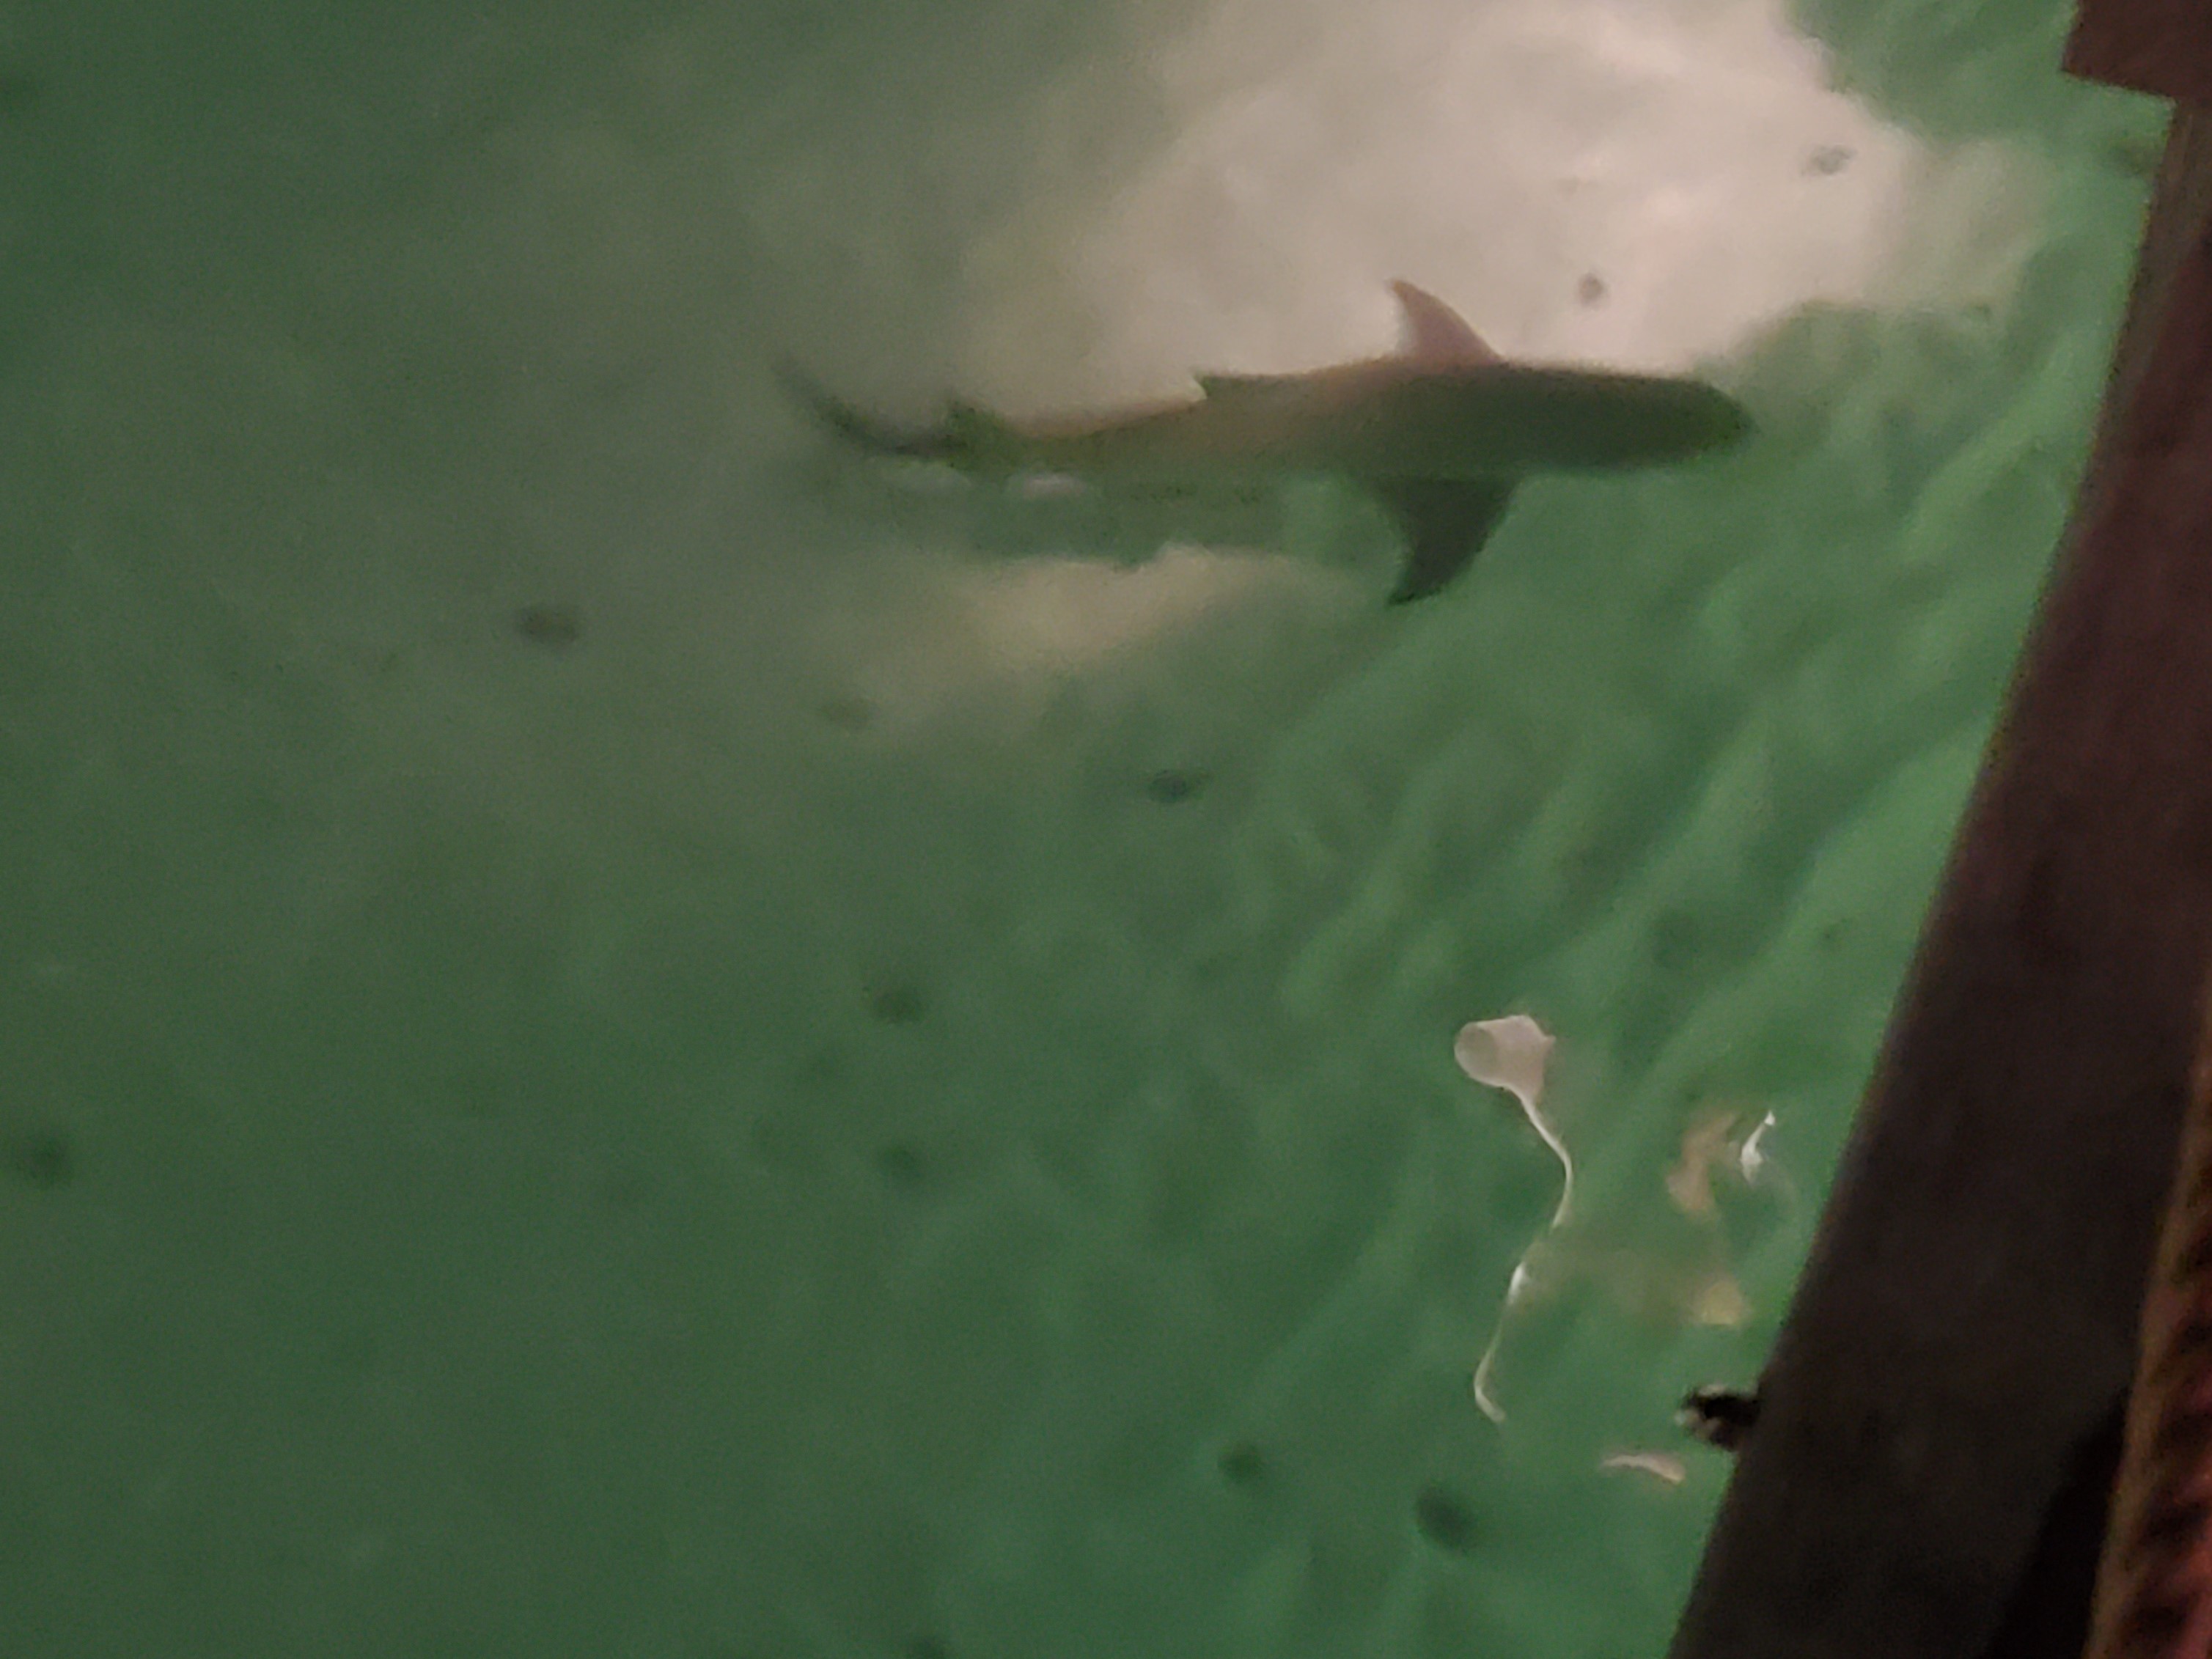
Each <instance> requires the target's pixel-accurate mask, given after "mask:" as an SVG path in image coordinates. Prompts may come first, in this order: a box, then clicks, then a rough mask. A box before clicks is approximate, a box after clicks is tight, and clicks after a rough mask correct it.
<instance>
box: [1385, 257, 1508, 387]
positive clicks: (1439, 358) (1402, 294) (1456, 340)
mask: <svg viewBox="0 0 2212 1659" xmlns="http://www.w3.org/2000/svg"><path fill="white" fill-rule="evenodd" d="M1390 292H1391V293H1393V294H1395V295H1397V296H1398V320H1399V344H1398V350H1399V354H1400V355H1401V356H1406V357H1410V358H1412V359H1413V361H1414V362H1418V363H1421V364H1424V365H1427V366H1433V367H1435V368H1443V367H1445V366H1447V365H1450V364H1461V365H1464V364H1468V363H1494V362H1497V361H1498V354H1497V353H1496V352H1494V351H1492V349H1490V347H1489V346H1488V344H1487V343H1485V342H1484V340H1483V337H1482V336H1480V334H1477V333H1476V332H1475V331H1474V330H1473V329H1471V328H1469V327H1468V325H1467V319H1466V318H1464V317H1462V316H1461V315H1460V314H1459V313H1457V312H1456V311H1454V310H1453V309H1452V308H1451V307H1449V306H1448V305H1446V304H1445V303H1444V302H1443V301H1442V300H1439V299H1438V298H1437V296H1436V295H1433V294H1431V293H1430V292H1429V291H1428V290H1427V289H1424V288H1415V287H1414V286H1413V284H1412V283H1408V282H1407V281H1405V280H1403V279H1402V278H1401V279H1400V280H1399V281H1397V282H1395V283H1391V284H1390Z"/></svg>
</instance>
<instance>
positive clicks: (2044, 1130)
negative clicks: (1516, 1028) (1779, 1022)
mask: <svg viewBox="0 0 2212 1659" xmlns="http://www.w3.org/2000/svg"><path fill="white" fill-rule="evenodd" d="M2186 9H2187V10H2188V11H2189V12H2190V13H2191V14H2192V15H2197V16H2199V17H2202V16H2203V15H2206V14H2205V8H2204V5H2203V0H2188V3H2187V6H2186ZM2114 10H2115V8H2110V7H2107V8H2095V7H2092V8H2089V9H2085V12H2084V14H2083V18H2082V24H2081V27H2080V28H2079V29H2077V31H2076V42H2077V47H2076V48H2075V49H2069V65H2071V64H2073V63H2074V62H2075V60H2076V59H2077V58H2078V59H2079V60H2080V61H2081V63H2082V64H2087V65H2093V64H2096V63H2098V62H2100V61H2118V59H2117V58H2112V56H2111V54H2112V53H2113V52H2116V51H2117V48H2116V47H2115V46H2114V45H2113V42H2114V41H2115V40H2120V39H2122V37H2123V36H2124V35H2125V31H2124V30H2122V31H2121V32H2120V33H2119V34H2117V35H2116V34H2114V33H2112V32H2111V28H2110V27H2109V24H2110V20H2111V18H2112V14H2113V12H2114ZM2096 13H2101V15H2104V16H2105V18H2106V25H2099V24H2096V23H2095V22H2094V21H2093V14H2096ZM2100 28H2104V29H2105V32H2104V33H2099V30H2100ZM2202 33H2203V40H2202V42H2201V43H2200V44H2199V46H2198V48H2197V59H2198V65H2199V67H2200V68H2201V69H2202V70H2203V72H2204V74H2205V76H2206V77H2207V78H2206V80H2205V81H2204V82H2203V83H2202V84H2201V87H2200V86H2199V83H2197V82H2194V81H2191V80H2190V79H2189V78H2188V77H2189V75H2190V73H2192V71H2190V70H2189V67H2188V65H2187V64H2182V63H2180V62H2179V58H2177V59H2176V62H2175V63H2174V64H2168V65H2166V68H2167V70H2170V71H2171V72H2172V75H2173V76H2175V78H2176V83H2177V84H2181V85H2185V86H2189V87H2191V88H2197V89H2199V90H2201V91H2202V93H2203V100H2202V102H2203V103H2205V104H2212V24H2208V25H2204V26H2203V27H2202ZM2127 38H2130V39H2136V40H2141V39H2143V38H2147V37H2145V36H2142V35H2141V34H2138V35H2136V36H2134V37H2127ZM2084 40H2086V41H2087V43H2088V45H2087V47H2082V46H2081V44H2080V43H2081V42H2083V41H2084ZM2100 52H2104V53H2106V54H2107V56H2106V58H2103V59H2100V58H2099V56H2098V54H2099V53H2100ZM2145 89H2150V90H2158V89H2160V88H2155V87H2151V88H2145ZM2167 95H2175V94H2167ZM2208 204H2212V119H2208V118H2207V116H2206V114H2205V113H2204V111H2203V108H2202V107H2201V106H2199V104H2198V103H2197V102H2195V101H2192V103H2191V104H2190V105H2186V106H2183V107H2181V108H2179V109H2178V110H2177V112H2176V115H2175V118H2174V121H2173V124H2172V131H2171V133H2170V136H2169V140H2168V144H2167V149H2166V158H2165V161H2164V164H2163V166H2162V167H2161V170H2160V180H2159V185H2158V189H2157V191H2156V194H2155V197H2154V202H2153V205H2152V210H2151V213H2150V216H2149V219H2148V225H2147V228H2146V232H2145V235H2144V240H2143V247H2142V259H2141V262H2140V264H2139V268H2138V273H2137V280H2136V287H2135V292H2134V295H2133V296H2132V299H2131V301H2130V307H2129V312H2128V318H2127V321H2126V324H2125V325H2124V329H2123V331H2122V335H2121V339H2120V343H2119V347H2118V350H2117V352H2116V354H2115V358H2114V367H2113V373H2112V380H2111V385H2110V387H2109V389H2108V394H2107V406H2106V411H2105V416H2104V418H2103V420H2102V422H2101V423H2100V432H2099V436H2098V440H2097V442H2096V444H2095V446H2094V448H2093V459H2092V461H2091V464H2090V466H2089V468H2088V471H2087V475H2086V477H2085V478H2084V481H2083V485H2082V489H2081V493H2080V495H2079V497H2078V499H2077V507H2076V511H2075V517H2074V520H2073V522H2072V523H2071V525H2070V526H2069V529H2068V532H2067V534H2066V536H2065V538H2064V539H2063V543H2062V545H2061V549H2060V552H2059V556H2058V559H2057V564H2056V566H2055V568H2054V570H2053V573H2052V576H2051V581H2050V584H2049V586H2048V588H2047V590H2046V592H2045V595H2044V599H2043V602H2042V604H2041V606H2040V608H2039V613H2038V616H2037V618H2036V621H2035V623H2034V625H2033V629H2031V632H2030V635H2029V638H2028V641H2027V646H2026V648H2025V651H2024V653H2023V656H2022V659H2021V665H2020V667H2019V669H2018V671H2017V673H2016V676H2015V680H2014V683H2013V685H2012V687H2011V689H2010V690H2009V693H2008V698H2007V702H2006V705H2005V708H2004V712H2003V714H2002V717H2001V720H2000V722H1999V725H1998V728H1997V732H1996V735H1995V737H1994V738H1992V740H1991V744H1990V750H1989V752H1988V754H1987V755H1986V757H1984V765H1983V769H1982V774H1981V776H1980V778H1979V780H1978V783H1977V785H1976V787H1975V789H1974V792H1973V794H1972V799H1971V800H1970V802H1969V805H1968V807H1967V810H1966V815H1965V817H1964V818H1963V820H1962V822H1961V825H1960V830H1959V833H1958V836H1957V838H1956V840H1955V842H1954V848H1953V851H1952V854H1951V857H1950V860H1949V862H1948V867H1947V869H1946V871H1945V873H1944V876H1943V878H1942V884H1941V885H1940V888H1939V890H1938V893H1937V896H1936V902H1935V904H1934V905H1933V907H1932V908H1931V911H1930V914H1929V921H1928V923H1927V926H1926V928H1925V930H1924V932H1923V937H1922V939H1921V942H1920V945H1919V948H1918V951H1917V954H1916V957H1915V959H1914V962H1913V964H1912V966H1911V970H1910V972H1909V974H1908V975H1907V977H1906V981H1905V987H1904V989H1903V992H1902V994H1901V996H1900V998H1899V1002H1898V1005H1897V1006H1896V1009H1895V1011H1894V1012H1893V1016H1892V1020H1891V1024H1890V1027H1889V1030H1888V1031H1887V1036H1886V1038H1885V1041H1884V1044H1883V1047H1882V1050H1881V1055H1880V1058H1879V1060H1878V1062H1877V1064H1876V1066H1875V1073H1874V1076H1873V1079H1872V1081H1871V1083H1870V1085H1869V1090H1868V1092H1867V1095H1866V1097H1865V1099H1864V1101H1863V1103H1862V1106H1861V1109H1860V1111H1859V1115H1858V1117H1857V1121H1855V1124H1854V1127H1853V1131H1852V1134H1851V1138H1850V1142H1849V1144H1848V1146H1847V1147H1846V1150H1845V1153H1844V1158H1843V1160H1842V1164H1841V1165H1840V1168H1839V1170H1838V1174H1837V1176H1836V1180H1835V1182H1834V1185H1833V1188H1832V1192H1831V1194H1830V1197H1829V1200H1828V1203H1827V1206H1826V1210H1825V1212H1824V1213H1823V1216H1822V1219H1821V1223H1820V1231H1819V1232H1818V1234H1817V1236H1816V1238H1815V1242H1814V1248H1813V1251H1812V1254H1811V1256H1810V1259H1809V1261H1808V1265H1807V1267H1806V1269H1805V1272H1804V1274H1803V1276H1802V1279H1801V1281H1800V1283H1799V1285H1798V1289H1797V1291H1796V1297H1795V1298H1794V1300H1793V1302H1792V1304H1791V1306H1790V1311H1789V1314H1788V1316H1787V1318H1786V1320H1785V1322H1784V1326H1783V1328H1782V1330H1781V1333H1780V1334H1779V1336H1778V1340H1777V1342H1776V1345H1775V1348H1774V1352H1773V1353H1772V1356H1771V1359H1770V1362H1769V1364H1768V1366H1767V1369H1766V1371H1765V1375H1764V1376H1763V1377H1762V1378H1761V1382H1760V1392H1761V1400H1762V1407H1761V1413H1760V1417H1759V1424H1758V1426H1757V1428H1756V1430H1755V1431H1753V1433H1752V1435H1751V1436H1750V1438H1749V1441H1748V1443H1747V1445H1746V1446H1745V1448H1744V1449H1743V1450H1742V1452H1741V1454H1740V1455H1739V1461H1738V1464H1737V1468H1736V1470H1735V1477H1734V1479H1733V1480H1732V1481H1731V1483H1730V1485H1729V1491H1728V1493H1727V1495H1726V1497H1725V1498H1724V1499H1723V1504H1722V1508H1721V1511H1720V1514H1719V1516H1718V1518H1717V1521H1716V1523H1715V1525H1714V1528H1713V1531H1712V1534H1711V1538H1710V1539H1709V1541H1708V1543H1707V1547H1706V1551H1705V1559H1704V1561H1703V1563H1702V1565H1701V1567H1700V1570H1699V1574H1698V1577H1697V1579H1696V1582H1695V1583H1694V1585H1693V1587H1692V1591H1691V1595H1690V1598H1689V1601H1688V1604H1687V1606H1686V1609H1685V1611H1684V1613H1683V1616H1682V1619H1681V1621H1680V1626H1679V1627H1678V1629H1677V1631H1676V1632H1675V1637H1674V1643H1673V1645H1672V1648H1671V1649H1670V1653H1671V1655H1672V1659H1774V1656H1781V1655H1788V1656H1790V1659H1873V1656H1877V1655H1879V1656H1884V1659H2000V1656H2002V1659H2026V1656H2028V1655H2030V1654H2034V1655H2044V1654H2049V1655H2052V1656H2056V1655H2058V1654H2061V1653H2067V1654H2077V1653H2078V1652H2079V1651H2080V1635H2079V1632H2078V1629H2071V1630H2069V1628H2068V1626H2069V1620H2071V1619H2072V1617H2073V1613H2074V1611H2075V1610H2074V1609H2072V1608H2071V1607H2063V1608H2059V1609H2057V1610H2056V1611H2053V1610H2051V1609H2050V1608H2039V1610H2038V1611H2036V1612H2035V1613H2033V1615H2032V1616H2023V1615H2022V1613H2021V1608H2022V1607H2023V1606H2024V1605H2027V1604H2025V1603H2023V1602H2022V1601H2021V1600H2020V1599H2019V1598H2020V1596H2021V1595H2022V1594H2027V1595H2030V1597H2031V1599H2032V1598H2033V1596H2035V1595H2045V1596H2048V1595H2051V1594H2053V1593H2054V1592H2051V1591H2050V1590H2049V1589H2048V1588H2047V1584H2055V1583H2059V1582H2060V1581H2061V1580H2062V1579H2063V1578H2064V1573H2063V1572H2062V1571H2060V1568H2061V1567H2062V1566H2063V1567H2064V1568H2065V1570H2066V1571H2075V1569H2076V1568H2079V1567H2081V1563H2080V1562H2078V1561H2075V1560H2073V1559H2072V1558H2075V1557H2079V1556H2081V1553H2083V1552H2084V1551H2085V1550H2086V1551H2087V1555H2088V1558H2089V1559H2088V1562H2087V1566H2088V1567H2090V1568H2093V1555H2094V1549H2095V1539H2096V1534H2097V1532H2098V1531H2099V1530H2100V1528H2101V1522H2102V1503H2103V1493H2104V1490H2105V1489H2106V1487H2108V1486H2109V1482H2110V1475H2109V1468H2110V1461H2109V1460H2110V1458H2111V1457H2112V1455H2116V1448H2117V1433H2116V1425H2117V1422H2118V1413H2119V1408H2120V1406H2121V1403H2122V1401H2124V1398H2125V1395H2126V1393H2127V1389H2128V1386H2129V1382H2130V1376H2131V1373H2132V1370H2133V1366H2134V1361H2135V1357H2136V1325H2137V1315H2138V1310H2139V1308H2140V1305H2141V1302H2142V1291H2143V1287H2144V1284H2145V1281H2146V1278H2147V1274H2148V1267H2149V1263H2150V1259H2151V1255H2152V1247H2153V1243H2154V1238H2155V1237H2156V1233H2157V1229H2158V1225H2159V1219H2160V1214H2161V1212H2162V1210H2163V1207H2164V1203H2165V1200H2166V1194H2167V1188H2168V1183H2169V1181H2170V1178H2171V1171H2172V1160H2173V1157H2174V1151H2175V1146H2176V1141H2177V1137H2178V1134H2179V1124H2180V1121H2181V1117H2182V1112H2183V1106H2184V1102H2185V1099H2186V1097H2187V1088H2188V1079H2189V1075H2190V1070H2191V1060H2192V1057H2193V1054H2194V1050H2195V1048H2196V1042H2197V1032H2198V1016H2199V1012H2200V1009H2201V1007H2202V1002H2201V1000H2200V999H2201V993H2202V990H2203V986H2204V982H2205V976H2206V967H2207V964H2208V963H2212V240H2208V229H2207V208H2208ZM2100 1460H2105V1461H2103V1462H2100ZM2100 1468H2102V1469H2103V1470H2104V1471H2106V1472H2105V1473H2104V1474H2101V1475H2100V1474H2098V1473H2097V1471H2098V1470H2099V1469H2100ZM2085 1469H2086V1470H2087V1471H2088V1473H2087V1474H2086V1475H2085V1474H2084V1471H2085ZM2062 1494H2068V1496H2067V1497H2066V1498H2065V1500H2064V1501H2063V1502H2060V1501H2058V1500H2060V1498H2061V1495H2062ZM2084 1505H2087V1509H2088V1510H2089V1511H2090V1512H2089V1513H2088V1515H2087V1520H2086V1523H2085V1521H2084V1517H2083V1516H2081V1514H2076V1513H2073V1512H2072V1511H2075V1510H2081V1509H2082V1508H2083V1506H2084ZM2069 1506H2070V1509H2069ZM2062 1522H2063V1524H2061V1523H2062ZM2085 1526H2086V1532H2085ZM2054 1540H2055V1541H2056V1542H2054ZM2054 1550H2056V1551H2057V1552H2058V1553H2060V1554H2061V1555H2063V1556H2066V1557H2068V1558H2069V1559H2068V1560H2067V1561H2066V1562H2063V1563H2058V1564H2056V1565H2054V1563H2053V1562H2052V1561H2051V1560H2050V1559H2046V1558H2048V1557H2050V1556H2051V1553H2052V1552H2053V1551H2054ZM2031 1559H2036V1560H2037V1561H2038V1563H2039V1565H2038V1569H2037V1571H2036V1573H2034V1574H2027V1572H2026V1571H2025V1570H2026V1569H2027V1565H2028V1564H2029V1562H2030V1560H2031ZM2075 1576H2076V1577H2078V1578H2079V1581H2080V1591H2079V1595H2080V1599H2081V1601H2082V1602H2083V1603H2084V1605H2083V1606H2082V1607H2081V1608H2080V1609H2079V1611H2080V1613H2081V1616H2082V1617H2083V1618H2086V1599H2087V1573H2086V1571H2079V1572H2076V1574H2075ZM2024 1580H2025V1581H2026V1583H2025V1587H2024ZM2065 1582H2067V1583H2072V1582H2074V1581H2073V1580H2071V1579H2067V1580H2066V1581H2065ZM2068 1594H2069V1595H2070V1594H2071V1592H2068ZM2069 1642H2070V1644H2071V1645H2070V1646H2069V1645H2068V1644H2069Z"/></svg>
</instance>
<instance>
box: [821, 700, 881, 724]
mask: <svg viewBox="0 0 2212 1659" xmlns="http://www.w3.org/2000/svg"><path fill="white" fill-rule="evenodd" d="M814 712H815V713H816V714H819V715H820V716H821V717H822V719H823V722H824V723H825V724H827V725H830V726H836V728H837V729H838V730H839V731H840V732H865V731H866V730H867V729H868V727H869V726H871V725H872V724H873V723H874V721H875V718H876V706H875V704H873V703H872V702H869V701H868V700H867V699H866V697H831V698H829V699H828V700H827V701H826V702H821V703H818V704H817V705H816V706H815V710H814Z"/></svg>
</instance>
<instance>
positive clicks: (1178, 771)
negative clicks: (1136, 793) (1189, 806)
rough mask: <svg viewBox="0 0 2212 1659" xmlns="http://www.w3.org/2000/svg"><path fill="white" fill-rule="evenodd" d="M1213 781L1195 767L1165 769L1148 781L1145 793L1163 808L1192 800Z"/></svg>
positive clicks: (1154, 774)
mask: <svg viewBox="0 0 2212 1659" xmlns="http://www.w3.org/2000/svg"><path fill="white" fill-rule="evenodd" d="M1210 781H1212V780H1211V779H1210V777H1209V775H1207V774H1206V773H1205V772H1203V771H1200V770H1199V769H1197V768H1195V767H1184V766H1170V767H1164V768H1163V769H1161V770H1159V771H1158V772H1155V773H1153V774H1152V776H1151V777H1150V778H1149V779H1147V780H1146V783H1145V793H1146V794H1147V795H1149V796H1151V797H1152V799H1154V800H1155V801H1158V803H1159V804H1160V805H1162V806H1173V805H1176V804H1177V803H1178V802H1181V801H1187V800H1188V799H1191V797H1192V796H1194V795H1195V794H1197V793H1198V792H1199V791H1200V790H1201V789H1203V788H1205V787H1206V784H1207V783H1208V782H1210Z"/></svg>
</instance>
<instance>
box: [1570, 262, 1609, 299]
mask: <svg viewBox="0 0 2212 1659" xmlns="http://www.w3.org/2000/svg"><path fill="white" fill-rule="evenodd" d="M1575 298H1576V299H1577V300H1579V301H1582V303H1583V304H1584V305H1586V306H1594V305H1596V304H1597V303H1598V302H1599V301H1601V300H1603V299H1604V298H1605V278H1604V277H1602V276H1599V275H1598V274H1597V272H1595V271H1594V270H1592V271H1587V272H1585V273H1583V279H1582V281H1580V282H1579V283H1576V284H1575Z"/></svg>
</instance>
